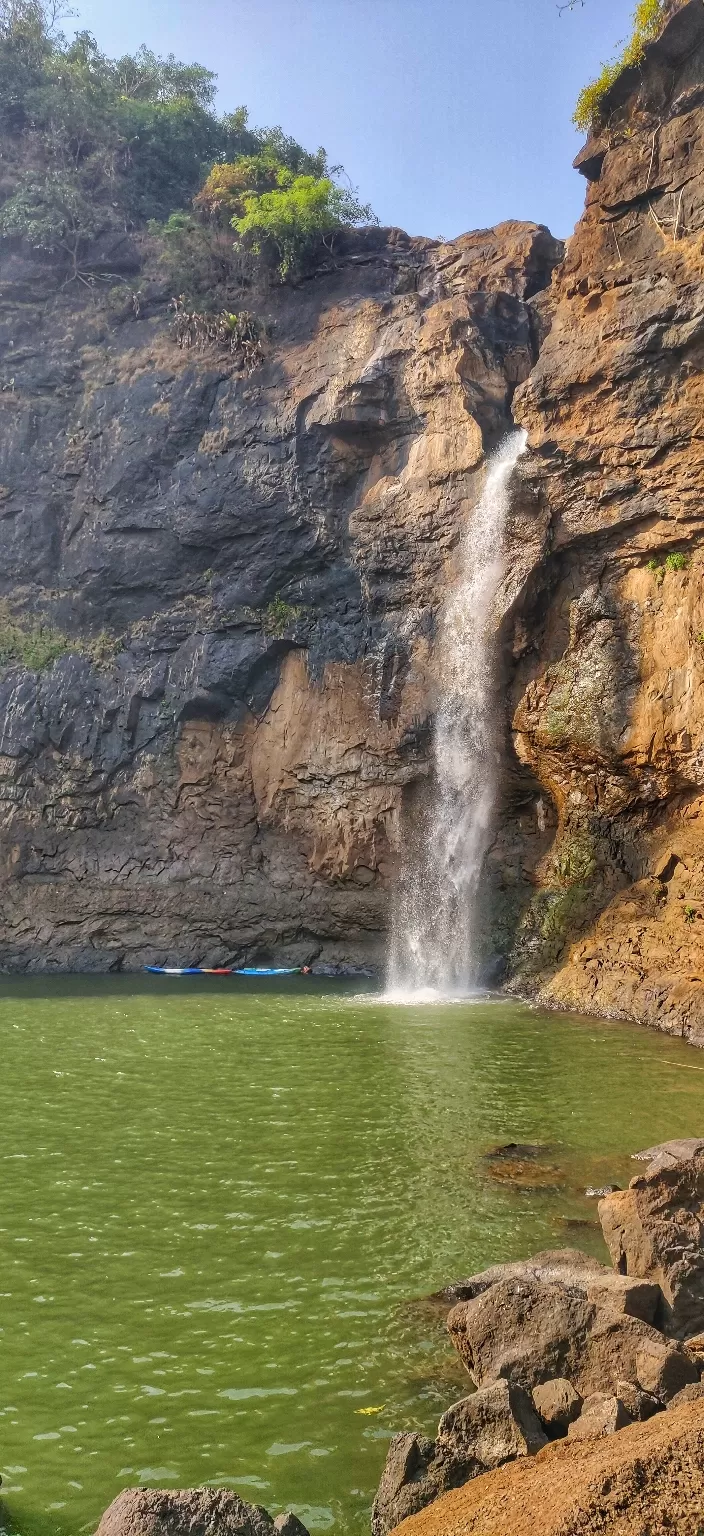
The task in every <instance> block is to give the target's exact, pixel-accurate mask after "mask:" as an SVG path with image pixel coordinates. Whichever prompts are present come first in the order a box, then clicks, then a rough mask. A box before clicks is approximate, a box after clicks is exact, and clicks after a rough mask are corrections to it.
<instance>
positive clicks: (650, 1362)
mask: <svg viewBox="0 0 704 1536" xmlns="http://www.w3.org/2000/svg"><path fill="white" fill-rule="evenodd" d="M636 1380H637V1382H638V1385H639V1387H642V1388H643V1391H644V1392H651V1393H652V1395H653V1397H657V1398H659V1399H660V1402H661V1403H669V1401H670V1399H671V1398H673V1397H675V1396H676V1394H677V1393H678V1392H681V1391H682V1388H683V1387H687V1386H690V1385H695V1384H698V1382H699V1370H698V1368H697V1365H696V1361H695V1360H694V1358H693V1357H692V1356H691V1355H688V1354H687V1352H686V1350H684V1349H677V1348H674V1347H673V1346H672V1345H671V1344H669V1343H668V1342H667V1341H666V1340H665V1339H651V1340H649V1341H648V1343H647V1344H644V1345H643V1346H642V1348H641V1349H639V1351H638V1354H637V1356H636Z"/></svg>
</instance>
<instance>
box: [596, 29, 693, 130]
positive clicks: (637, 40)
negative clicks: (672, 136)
mask: <svg viewBox="0 0 704 1536" xmlns="http://www.w3.org/2000/svg"><path fill="white" fill-rule="evenodd" d="M671 10H672V4H671V3H670V4H668V0H640V4H639V5H637V6H636V9H635V11H634V13H633V33H632V36H631V38H630V40H629V42H628V43H627V44H626V46H625V48H624V50H623V53H621V54H619V55H618V57H617V58H615V59H611V60H610V61H609V62H608V63H607V64H604V66H603V68H602V71H601V74H600V75H599V76H598V78H597V79H596V80H592V81H591V82H590V84H589V85H585V86H584V89H583V90H582V91H580V93H579V96H578V98H577V105H576V107H575V111H574V117H573V122H574V123H575V125H576V127H577V128H579V129H580V130H581V131H582V133H592V132H593V130H594V129H595V128H596V127H598V125H599V123H600V121H601V112H602V105H603V102H604V97H605V96H606V94H607V92H608V91H610V89H611V87H612V85H613V84H614V83H615V81H616V80H618V77H619V75H620V74H622V73H623V70H624V69H630V68H631V67H632V66H633V65H637V64H641V63H642V61H643V59H644V57H645V45H646V43H650V42H652V41H653V39H654V38H656V37H657V36H658V33H659V32H660V31H661V30H662V28H663V26H664V24H665V22H666V20H667V17H668V15H669V14H670V12H671Z"/></svg>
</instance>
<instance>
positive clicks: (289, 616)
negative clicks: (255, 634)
mask: <svg viewBox="0 0 704 1536" xmlns="http://www.w3.org/2000/svg"><path fill="white" fill-rule="evenodd" d="M302 616H303V609H302V608H301V607H300V606H299V605H298V604H297V603H287V602H286V600H285V598H283V597H281V596H278V595H277V596H276V597H275V598H273V599H272V601H271V602H270V603H268V604H267V606H266V608H265V609H264V612H263V614H262V628H263V630H264V633H265V634H266V635H274V636H276V637H278V638H279V639H280V638H281V637H282V636H283V635H285V634H286V633H287V631H288V630H289V629H291V627H292V625H294V624H295V623H296V622H297V620H298V619H300V618H302Z"/></svg>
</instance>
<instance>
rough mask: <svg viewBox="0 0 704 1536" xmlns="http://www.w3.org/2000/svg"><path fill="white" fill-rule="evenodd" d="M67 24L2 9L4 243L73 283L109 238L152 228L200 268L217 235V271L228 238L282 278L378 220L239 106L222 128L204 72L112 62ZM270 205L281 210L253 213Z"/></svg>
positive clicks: (57, 17)
mask: <svg viewBox="0 0 704 1536" xmlns="http://www.w3.org/2000/svg"><path fill="white" fill-rule="evenodd" d="M60 23H61V13H60V11H58V10H57V9H56V6H55V5H52V3H51V0H0V134H2V137H3V140H4V141H5V144H6V151H5V153H4V155H3V161H4V164H3V171H2V176H1V177H0V236H4V237H5V238H22V239H24V240H25V241H26V242H27V243H28V244H29V245H31V246H33V247H34V248H37V249H41V250H44V251H47V252H56V253H62V254H63V256H64V257H65V258H67V259H69V260H70V261H71V262H72V263H73V267H74V270H77V269H78V266H79V265H80V252H81V249H82V248H84V247H85V245H86V242H88V241H90V240H91V239H93V238H94V237H95V236H96V235H97V234H99V233H102V232H103V231H105V230H107V229H120V230H128V229H139V228H145V227H146V226H147V224H148V223H149V222H150V221H151V227H152V230H156V229H157V227H158V226H162V227H163V229H164V230H165V231H167V232H168V233H167V240H168V239H169V238H170V239H171V246H170V249H171V251H172V253H173V251H174V250H176V247H177V246H178V242H179V240H180V242H181V246H180V255H181V258H182V257H183V254H184V249H185V246H184V240H185V239H186V238H187V239H188V240H190V244H191V248H193V247H194V241H195V243H196V244H197V243H198V241H200V248H201V255H202V251H203V249H205V247H206V246H207V245H208V241H210V245H211V247H212V246H213V242H214V237H215V235H216V234H217V237H218V240H219V256H218V257H217V260H219V259H220V258H221V256H222V251H223V236H224V231H225V230H227V231H228V234H227V243H228V245H229V247H232V245H233V243H236V240H237V237H239V241H240V242H241V241H245V245H246V248H247V249H248V250H250V251H252V252H257V253H261V252H263V251H264V247H265V245H266V249H267V251H268V252H269V253H270V254H271V257H272V260H274V261H275V263H276V262H277V264H278V267H279V270H280V274H281V275H282V276H284V275H285V274H286V273H291V272H292V271H293V268H294V266H295V265H296V262H298V263H300V260H301V257H302V252H303V250H304V248H305V246H306V242H308V243H310V242H311V241H313V240H315V239H317V238H318V236H321V235H323V234H327V233H328V232H329V231H330V230H332V229H333V228H336V227H339V225H340V223H341V222H359V221H360V220H361V219H362V218H367V217H371V214H370V210H368V209H366V208H364V207H363V206H362V205H361V204H358V203H357V202H356V200H355V198H354V196H353V195H352V194H350V193H347V192H345V191H344V189H342V188H340V187H339V186H338V185H337V183H336V180H335V178H336V176H337V175H338V173H339V171H340V169H341V168H340V167H333V168H330V167H329V166H328V162H327V156H326V154H325V151H324V150H323V149H318V150H317V151H315V152H314V153H311V152H310V151H308V150H306V149H304V147H303V146H302V145H301V144H299V143H297V141H296V140H295V139H292V138H289V137H288V136H287V135H286V134H285V133H284V132H283V130H282V129H281V128H278V127H277V128H268V129H256V128H252V127H251V126H250V124H249V120H248V114H247V111H246V108H244V107H238V108H237V110H236V111H234V112H231V113H227V114H225V115H224V116H219V115H218V114H217V113H216V111H215V108H214V98H215V82H216V77H215V75H214V74H213V73H212V71H211V70H208V69H206V68H205V67H204V66H203V65H201V64H197V63H193V64H184V63H182V62H180V61H179V60H178V59H176V58H175V57H174V55H173V54H169V55H168V56H167V57H166V58H161V57H159V56H158V55H157V54H155V53H154V52H153V51H152V50H151V49H148V48H144V47H143V48H140V49H139V50H138V52H137V53H135V54H125V55H124V56H123V57H122V58H119V59H110V58H108V57H107V56H106V55H105V54H104V53H102V52H101V50H100V48H99V46H98V44H97V42H96V40H95V38H94V37H93V36H92V35H91V33H89V32H86V31H82V32H78V33H77V34H76V36H75V37H73V38H72V39H70V40H67V39H66V37H65V36H64V35H63V33H62V31H61V30H60ZM267 195H269V196H274V197H275V199H278V201H276V202H275V204H274V205H269V204H266V203H261V204H258V203H256V200H257V199H260V198H265V197H266V196H267ZM253 199H254V201H252V200H253ZM172 215H175V216H176V219H175V222H174V220H173V219H172ZM297 218H298V219H299V220H300V225H301V228H300V231H299V238H298V239H297V240H296V241H294V239H293V235H292V233H291V226H292V224H295V222H296V219H297ZM265 224H266V230H265V229H264V225H265ZM240 226H241V227H240ZM285 229H288V234H285V232H284V231H285ZM277 231H278V233H277ZM199 232H200V233H199ZM265 237H266V238H265ZM217 243H218V241H217V240H216V241H215V244H217ZM294 244H295V245H296V258H295V261H294V257H293V245H294ZM277 253H278V257H277ZM191 255H193V249H191ZM217 260H216V265H217ZM211 275H212V274H211Z"/></svg>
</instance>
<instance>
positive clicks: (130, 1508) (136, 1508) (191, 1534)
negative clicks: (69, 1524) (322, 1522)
mask: <svg viewBox="0 0 704 1536" xmlns="http://www.w3.org/2000/svg"><path fill="white" fill-rule="evenodd" d="M279 1519H280V1520H281V1519H284V1520H291V1521H295V1529H293V1528H292V1527H289V1526H288V1525H287V1526H286V1527H285V1530H286V1536H308V1533H307V1531H306V1528H305V1526H304V1525H302V1524H301V1522H300V1520H297V1519H296V1516H295V1515H290V1516H283V1517H282V1516H279ZM275 1529H278V1530H281V1529H282V1527H281V1526H280V1525H279V1526H278V1527H277V1526H275V1522H274V1521H273V1520H272V1517H271V1515H269V1514H268V1513H267V1511H266V1510H265V1509H262V1508H261V1506H260V1505H258V1504H246V1503H245V1501H244V1499H240V1498H239V1497H238V1495H237V1494H236V1493H232V1492H230V1490H229V1489H226V1488H179V1489H164V1488H125V1489H124V1491H123V1492H122V1493H119V1494H118V1496H117V1498H116V1499H113V1502H112V1504H111V1505H110V1506H109V1508H108V1509H106V1511H105V1514H104V1515H103V1517H102V1520H101V1521H100V1524H99V1526H98V1529H97V1532H96V1536H274V1531H275Z"/></svg>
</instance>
